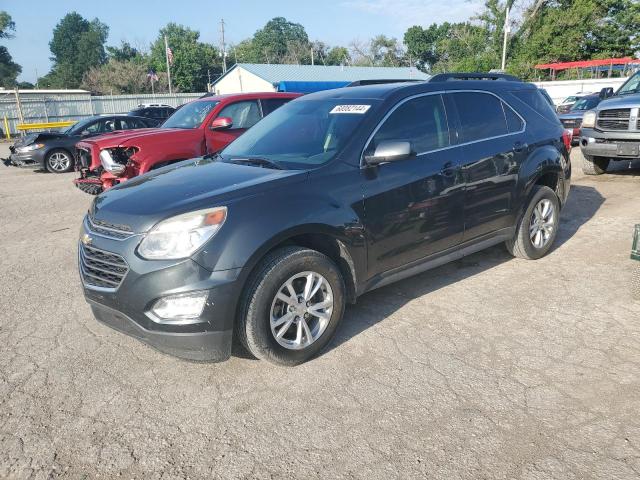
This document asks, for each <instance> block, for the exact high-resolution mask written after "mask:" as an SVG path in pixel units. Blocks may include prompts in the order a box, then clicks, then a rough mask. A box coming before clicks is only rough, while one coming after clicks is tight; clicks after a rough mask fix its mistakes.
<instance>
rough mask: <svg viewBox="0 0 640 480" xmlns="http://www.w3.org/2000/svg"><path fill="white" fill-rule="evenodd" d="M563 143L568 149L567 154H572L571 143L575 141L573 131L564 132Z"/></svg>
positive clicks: (566, 130) (565, 130)
mask: <svg viewBox="0 0 640 480" xmlns="http://www.w3.org/2000/svg"><path fill="white" fill-rule="evenodd" d="M562 141H563V142H564V146H565V147H566V149H567V152H571V142H572V141H573V131H572V130H570V129H567V128H565V129H564V132H562Z"/></svg>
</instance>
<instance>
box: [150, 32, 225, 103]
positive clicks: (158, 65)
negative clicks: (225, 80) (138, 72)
mask: <svg viewBox="0 0 640 480" xmlns="http://www.w3.org/2000/svg"><path fill="white" fill-rule="evenodd" d="M165 35H166V36H167V42H168V44H169V48H171V51H172V52H173V65H172V66H171V83H172V85H173V87H174V88H175V90H176V91H182V92H203V91H205V90H206V88H207V81H208V73H211V78H215V77H216V76H217V75H218V74H219V73H220V72H221V70H222V69H221V66H220V65H221V62H222V59H221V57H220V54H219V52H218V50H217V49H216V48H215V47H214V46H213V45H210V44H208V43H203V42H200V41H199V38H200V33H199V32H197V31H195V30H191V29H190V28H187V27H184V26H182V25H178V24H175V23H169V24H168V25H167V26H166V27H164V28H163V29H161V30H160V33H159V34H158V38H157V39H156V41H155V42H154V43H153V44H152V45H151V55H150V56H151V58H150V63H151V66H152V67H153V68H154V69H155V71H156V72H166V71H167V64H166V60H165V46H164V36H165ZM208 71H209V72H208Z"/></svg>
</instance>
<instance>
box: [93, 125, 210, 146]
mask: <svg viewBox="0 0 640 480" xmlns="http://www.w3.org/2000/svg"><path fill="white" fill-rule="evenodd" d="M201 135H202V132H201V130H200V129H197V128H196V129H181V128H140V129H138V130H120V131H116V132H113V133H107V134H104V135H100V136H98V137H95V138H91V139H87V140H83V143H87V144H91V145H95V146H96V147H98V148H99V149H103V148H113V147H129V146H139V145H140V144H141V143H142V142H149V143H156V142H157V141H158V139H159V138H162V140H163V141H167V140H170V141H172V142H174V141H181V140H186V139H190V138H193V137H199V136H201Z"/></svg>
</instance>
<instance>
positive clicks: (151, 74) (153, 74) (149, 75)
mask: <svg viewBox="0 0 640 480" xmlns="http://www.w3.org/2000/svg"><path fill="white" fill-rule="evenodd" d="M147 78H148V79H149V80H151V82H157V81H158V75H157V74H156V72H155V70H154V69H153V68H150V69H149V73H147Z"/></svg>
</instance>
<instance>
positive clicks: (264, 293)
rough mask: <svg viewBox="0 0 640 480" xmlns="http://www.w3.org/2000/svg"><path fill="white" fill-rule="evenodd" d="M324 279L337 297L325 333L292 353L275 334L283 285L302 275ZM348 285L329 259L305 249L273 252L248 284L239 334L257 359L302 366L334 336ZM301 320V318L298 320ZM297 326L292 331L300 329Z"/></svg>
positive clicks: (263, 261)
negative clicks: (276, 307)
mask: <svg viewBox="0 0 640 480" xmlns="http://www.w3.org/2000/svg"><path fill="white" fill-rule="evenodd" d="M307 271H310V272H315V273H318V274H320V275H322V276H323V277H324V279H326V281H327V282H328V284H329V286H330V287H331V291H332V294H333V310H332V313H331V316H330V319H329V321H328V323H327V325H326V327H325V328H324V331H323V332H322V333H320V335H319V336H318V337H317V338H316V339H315V341H313V343H311V344H310V345H309V346H307V347H304V348H301V349H299V350H292V349H288V348H285V347H284V346H282V345H280V344H279V343H278V341H277V340H276V338H275V336H274V334H273V333H272V331H271V323H270V322H271V321H270V318H271V307H272V303H273V302H274V301H275V298H276V295H277V294H278V292H279V291H280V289H281V288H282V286H283V285H284V284H285V282H287V280H289V279H290V278H291V277H292V276H295V275H296V274H299V273H301V272H307ZM344 299H345V286H344V279H343V278H342V275H341V273H340V270H339V269H338V267H337V266H336V265H335V263H333V261H331V259H330V258H329V257H327V256H326V255H323V254H322V253H320V252H317V251H315V250H310V249H307V248H302V247H283V248H280V249H277V250H275V251H273V252H271V253H269V254H268V255H267V256H266V257H265V258H264V259H263V260H262V261H261V262H260V264H259V265H258V266H257V267H256V269H255V271H254V273H253V274H252V275H251V277H250V278H249V280H248V282H247V288H246V289H245V293H244V295H243V298H242V302H241V307H240V312H239V318H238V319H237V321H236V334H237V336H238V340H239V341H240V343H241V344H242V345H243V346H244V347H245V348H246V349H247V350H248V351H249V353H251V354H252V355H253V356H255V357H256V358H259V359H261V360H267V361H269V362H271V363H274V364H277V365H285V366H294V365H299V364H301V363H303V362H305V361H307V360H309V359H310V358H312V357H313V356H315V355H316V354H318V352H320V350H322V349H323V348H324V347H325V346H326V345H327V343H329V341H330V340H331V338H332V337H333V335H334V333H335V331H336V328H337V327H338V324H339V323H340V320H341V319H342V316H343V314H344ZM296 318H297V317H296ZM294 325H297V324H293V325H292V326H291V327H290V328H294V329H295V328H296V327H295V326H294Z"/></svg>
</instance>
